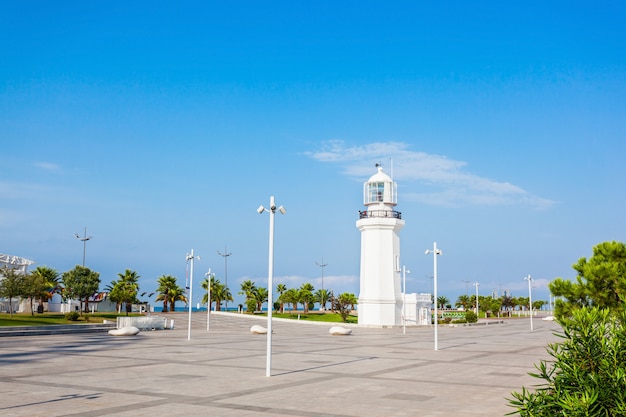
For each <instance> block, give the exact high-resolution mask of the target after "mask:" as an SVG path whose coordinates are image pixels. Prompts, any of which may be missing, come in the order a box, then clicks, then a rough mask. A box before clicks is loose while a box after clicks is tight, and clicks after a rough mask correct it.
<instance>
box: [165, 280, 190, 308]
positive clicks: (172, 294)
mask: <svg viewBox="0 0 626 417" xmlns="http://www.w3.org/2000/svg"><path fill="white" fill-rule="evenodd" d="M185 293H186V291H185V290H184V289H183V288H181V287H179V286H178V285H177V286H176V287H175V288H172V289H170V291H169V293H168V298H169V301H170V311H176V301H182V302H183V303H187V302H188V301H189V300H187V297H185Z"/></svg>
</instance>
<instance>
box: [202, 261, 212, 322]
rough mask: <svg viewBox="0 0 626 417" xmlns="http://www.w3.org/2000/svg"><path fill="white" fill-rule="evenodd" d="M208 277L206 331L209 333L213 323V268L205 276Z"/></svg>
mask: <svg viewBox="0 0 626 417" xmlns="http://www.w3.org/2000/svg"><path fill="white" fill-rule="evenodd" d="M204 275H205V276H206V277H207V280H208V282H207V286H206V299H207V302H206V305H207V308H206V331H207V332H208V331H209V325H210V323H211V278H212V277H213V274H212V273H211V268H209V272H207V273H206V274H204Z"/></svg>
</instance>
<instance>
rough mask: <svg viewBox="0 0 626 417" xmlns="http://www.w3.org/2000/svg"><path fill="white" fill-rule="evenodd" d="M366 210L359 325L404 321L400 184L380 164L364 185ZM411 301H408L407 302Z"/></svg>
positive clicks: (361, 217) (360, 222)
mask: <svg viewBox="0 0 626 417" xmlns="http://www.w3.org/2000/svg"><path fill="white" fill-rule="evenodd" d="M363 204H364V205H365V210H363V211H359V220H358V221H357V222H356V226H357V228H358V229H359V231H360V232H361V280H360V293H359V308H358V313H359V324H361V325H369V326H399V325H401V324H402V292H401V286H400V281H401V280H400V238H399V237H398V233H399V232H400V230H401V229H402V227H404V220H402V215H401V213H400V212H398V211H395V210H394V207H395V206H396V205H397V185H396V183H394V182H393V180H392V179H391V178H390V177H389V176H388V175H387V174H385V173H384V172H383V169H382V168H381V167H380V166H378V172H377V173H376V174H374V175H373V176H372V177H371V178H370V179H369V180H368V181H367V182H366V183H365V184H364V185H363ZM407 304H408V303H407Z"/></svg>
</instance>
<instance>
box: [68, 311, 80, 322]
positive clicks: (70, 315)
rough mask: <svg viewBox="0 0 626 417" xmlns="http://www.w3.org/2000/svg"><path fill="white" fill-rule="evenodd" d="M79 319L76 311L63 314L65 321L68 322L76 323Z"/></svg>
mask: <svg viewBox="0 0 626 417" xmlns="http://www.w3.org/2000/svg"><path fill="white" fill-rule="evenodd" d="M79 317H80V314H79V313H78V311H70V312H69V313H65V319H66V320H70V321H76V320H78V318H79Z"/></svg>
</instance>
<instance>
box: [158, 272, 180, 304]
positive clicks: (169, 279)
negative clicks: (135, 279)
mask: <svg viewBox="0 0 626 417" xmlns="http://www.w3.org/2000/svg"><path fill="white" fill-rule="evenodd" d="M157 284H158V285H159V286H158V288H157V290H156V292H157V293H158V295H157V297H156V301H163V313H167V306H168V305H169V304H170V295H169V293H170V291H171V290H172V289H174V288H176V287H178V285H177V284H176V277H173V276H171V275H161V276H160V277H159V278H158V279H157Z"/></svg>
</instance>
